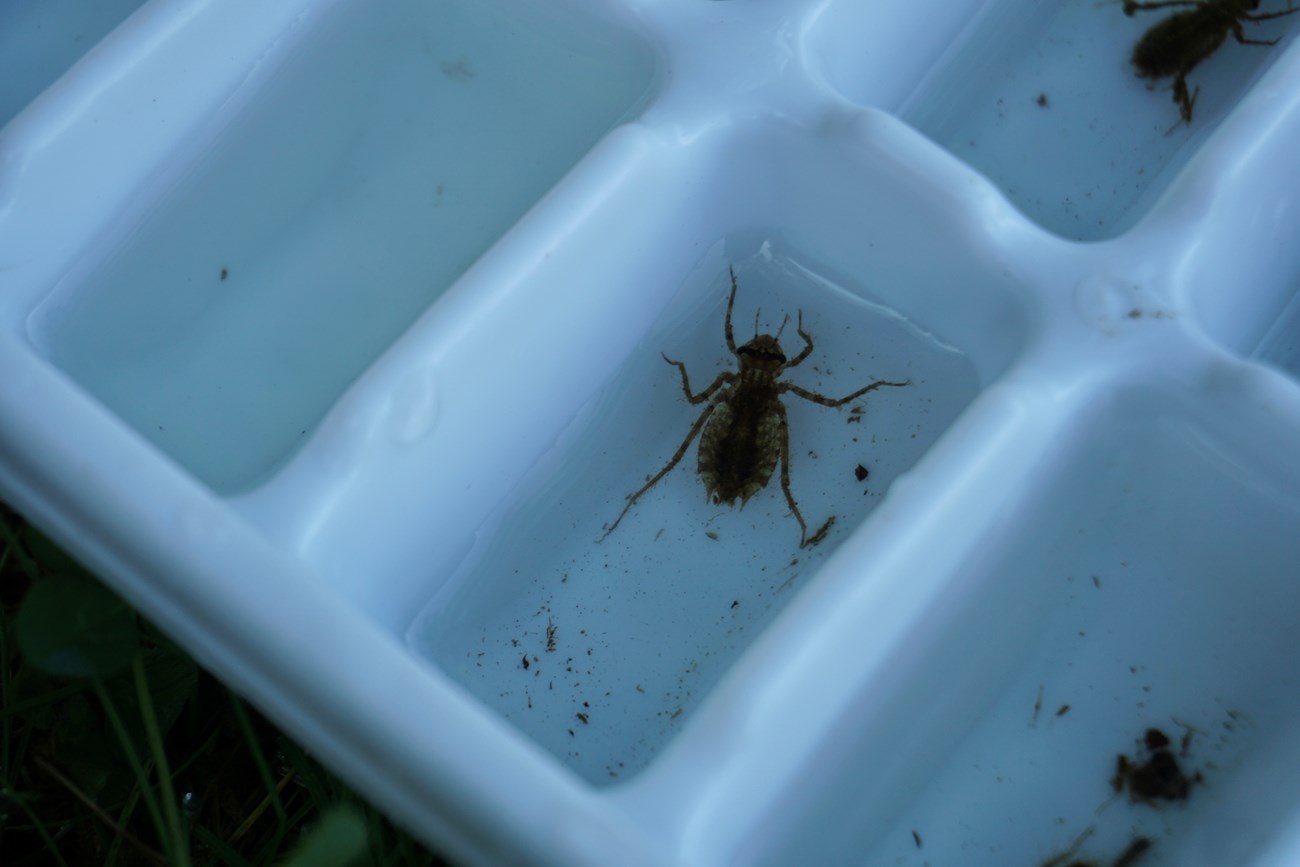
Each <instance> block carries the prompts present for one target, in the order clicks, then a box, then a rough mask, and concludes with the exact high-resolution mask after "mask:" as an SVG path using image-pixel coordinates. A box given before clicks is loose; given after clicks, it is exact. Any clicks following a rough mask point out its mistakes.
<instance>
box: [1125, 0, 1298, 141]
mask: <svg viewBox="0 0 1300 867" xmlns="http://www.w3.org/2000/svg"><path fill="white" fill-rule="evenodd" d="M1259 2H1260V0H1158V2H1140V0H1124V14H1125V15H1128V16H1132V15H1133V13H1134V12H1136V11H1138V10H1140V9H1141V10H1148V9H1164V8H1166V7H1170V6H1177V7H1184V8H1183V11H1181V12H1176V13H1174V14H1173V15H1170V16H1169V17H1168V18H1166V19H1164V20H1163V21H1160V22H1159V23H1157V24H1155V25H1153V26H1152V27H1151V29H1150V30H1148V31H1147V32H1146V33H1145V34H1143V36H1142V38H1141V39H1140V40H1138V43H1137V45H1135V46H1133V58H1132V60H1133V66H1134V67H1135V68H1136V69H1137V74H1138V76H1139V77H1140V78H1149V79H1152V80H1155V79H1158V78H1168V77H1170V76H1172V77H1173V79H1174V92H1173V98H1174V102H1175V103H1176V104H1177V105H1178V114H1179V117H1180V118H1181V119H1182V122H1184V123H1189V124H1190V123H1191V122H1192V108H1193V107H1194V106H1195V105H1196V96H1197V94H1198V93H1200V91H1201V89H1200V88H1199V87H1197V88H1196V89H1195V90H1193V91H1192V92H1191V93H1188V91H1187V76H1188V75H1189V74H1190V73H1191V71H1192V70H1193V69H1194V68H1195V67H1196V65H1197V64H1198V63H1200V62H1201V61H1202V60H1204V59H1205V58H1207V57H1209V56H1210V55H1211V54H1213V53H1214V52H1215V51H1217V50H1218V48H1219V46H1220V45H1222V44H1223V41H1224V40H1225V39H1227V38H1228V34H1229V33H1231V34H1232V37H1233V38H1234V39H1236V40H1237V41H1238V42H1240V43H1241V44H1242V45H1273V44H1275V43H1276V42H1277V40H1276V39H1248V38H1246V34H1245V32H1244V31H1243V30H1242V27H1241V22H1243V21H1252V22H1259V21H1268V20H1269V19H1271V18H1281V17H1282V16H1283V15H1290V14H1291V13H1292V12H1300V7H1297V8H1287V9H1283V10H1282V11H1280V12H1261V13H1257V12H1255V10H1256V9H1257V8H1259ZM1174 126H1177V124H1174Z"/></svg>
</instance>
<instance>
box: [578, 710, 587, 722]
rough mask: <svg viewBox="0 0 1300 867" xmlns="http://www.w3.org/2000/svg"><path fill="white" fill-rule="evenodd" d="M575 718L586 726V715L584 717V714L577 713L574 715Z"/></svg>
mask: <svg viewBox="0 0 1300 867" xmlns="http://www.w3.org/2000/svg"><path fill="white" fill-rule="evenodd" d="M575 716H577V718H578V719H579V720H581V721H582V724H583V725H587V724H588V717H587V715H586V714H585V713H583V712H582V711H578V713H577V714H575Z"/></svg>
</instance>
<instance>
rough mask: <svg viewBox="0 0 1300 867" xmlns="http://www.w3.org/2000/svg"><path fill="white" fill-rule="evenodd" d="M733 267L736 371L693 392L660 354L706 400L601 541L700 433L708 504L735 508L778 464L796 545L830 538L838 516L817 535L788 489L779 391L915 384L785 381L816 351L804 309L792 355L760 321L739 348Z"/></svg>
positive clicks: (727, 325) (692, 397) (815, 397)
mask: <svg viewBox="0 0 1300 867" xmlns="http://www.w3.org/2000/svg"><path fill="white" fill-rule="evenodd" d="M730 273H731V295H730V296H729V297H728V299H727V315H726V319H725V320H724V326H723V334H724V336H725V338H726V341H727V349H728V350H730V351H731V354H732V355H734V356H735V357H736V361H737V364H738V370H735V371H724V372H722V373H720V374H718V376H717V378H716V379H714V380H713V382H712V383H710V384H709V385H708V387H706V388H705V389H704V390H703V391H701V392H699V393H698V394H696V393H694V392H692V391H691V382H690V377H689V376H688V375H687V373H686V365H685V364H683V363H682V362H680V361H674V360H673V359H671V358H669V357H668V356H667V355H664V356H663V359H664V361H666V362H668V363H669V364H671V365H673V366H674V367H676V368H677V369H678V371H680V372H681V375H682V391H683V392H685V394H686V399H687V400H688V401H690V402H691V404H693V405H696V406H698V405H699V404H702V403H703V404H707V405H706V406H705V407H704V410H703V411H702V412H701V413H700V415H699V417H697V418H696V419H695V423H694V424H693V425H691V429H690V431H689V432H688V433H687V434H686V439H685V440H683V441H682V444H681V445H680V446H679V447H678V449H677V451H676V453H675V454H674V455H673V456H672V457H671V458H670V459H669V460H668V463H667V465H665V466H664V468H663V469H661V470H660V471H659V472H658V473H656V474H655V475H654V476H652V477H651V478H650V480H649V481H647V482H646V483H645V484H644V485H642V486H641V487H640V488H638V489H637V490H636V491H635V492H633V493H632V494H630V495H629V496H628V498H627V504H626V505H625V506H624V507H623V511H622V512H620V513H619V515H618V517H617V518H615V519H614V522H613V523H612V524H610V525H609V526H608V527H606V528H605V532H604V533H603V534H602V535H601V537H600V540H598V541H603V540H604V539H605V538H606V537H607V536H609V534H610V533H612V532H614V529H615V528H616V527H618V525H619V522H620V521H622V520H623V516H624V515H626V514H627V513H628V510H630V509H631V508H632V506H633V505H635V504H636V501H637V500H639V499H640V498H641V496H642V495H643V494H645V493H646V492H647V491H649V490H650V489H651V488H653V487H654V486H655V485H656V484H658V482H659V480H660V479H662V478H663V477H664V476H666V475H668V473H670V472H671V471H672V469H673V467H675V466H677V464H678V463H679V462H680V461H681V459H682V457H683V456H684V455H685V454H686V450H687V449H689V448H690V445H691V443H692V442H693V441H694V440H695V438H696V437H697V436H698V437H699V438H700V447H699V463H698V464H697V472H698V474H699V477H700V481H702V482H703V483H704V490H705V493H706V495H707V496H708V498H709V501H710V502H712V503H714V504H715V505H722V504H726V505H729V506H730V505H735V502H736V500H740V504H741V506H742V507H743V506H744V505H745V503H746V502H748V501H749V498H750V497H752V496H754V495H755V494H757V493H758V492H759V491H761V490H762V489H763V488H765V487H767V483H768V482H769V481H770V480H771V478H772V474H773V473H774V472H775V471H776V465H777V464H778V463H779V464H780V465H781V491H782V493H784V494H785V500H786V503H787V504H789V506H790V511H791V512H792V513H793V514H794V518H795V520H796V521H798V522H799V547H800V548H807V547H809V546H811V545H816V544H817V543H818V542H820V541H822V540H823V539H824V538H826V533H827V532H828V531H829V530H830V528H831V525H832V524H834V523H835V516H834V515H832V516H831V517H830V518H828V519H827V520H826V523H824V524H822V525H821V527H819V528H818V529H817V531H816V532H815V533H813V534H812V535H809V533H808V525H807V524H806V523H805V522H804V519H803V514H802V513H801V512H800V511H799V504H798V502H796V501H795V498H794V494H793V493H792V492H791V490H790V428H789V425H788V423H787V421H786V409H785V405H784V404H783V403H782V402H781V395H783V394H785V393H786V392H789V393H791V394H794V395H796V396H798V397H801V398H803V399H804V400H808V401H812V402H813V403H816V404H820V405H821V406H828V407H837V406H843V405H844V404H846V403H848V402H849V401H851V400H853V399H855V398H858V397H861V396H862V395H864V394H866V393H867V392H870V391H875V390H876V389H877V388H882V387H892V388H901V387H902V386H906V385H910V384H911V381H910V380H909V381H907V382H888V381H886V380H883V379H881V380H877V381H875V382H873V383H871V384H870V385H866V386H864V387H862V388H860V389H858V390H857V391H855V392H853V393H852V394H850V395H847V396H846V397H841V398H838V399H834V398H829V397H825V396H824V395H820V394H817V393H816V392H812V391H808V390H807V389H804V388H801V387H800V386H798V385H795V384H793V383H790V382H783V381H781V380H780V376H781V374H782V373H784V372H785V371H786V370H789V369H790V368H792V367H797V366H798V365H800V364H802V363H803V362H804V360H805V359H807V358H808V356H810V355H812V351H813V339H812V337H811V336H809V335H808V333H807V332H806V331H804V330H803V312H802V311H800V313H799V317H798V323H797V326H796V330H797V332H798V334H799V336H800V337H802V338H803V340H804V347H803V349H801V350H800V351H799V353H798V354H797V355H795V357H794V358H791V359H788V360H787V359H786V356H785V352H784V351H782V349H781V343H780V341H779V340H778V337H779V335H780V331H778V332H777V334H775V335H773V334H758V333H757V331H758V328H757V327H755V329H754V331H755V334H754V337H753V339H752V340H750V341H749V342H748V343H745V344H744V345H743V346H739V347H738V346H736V339H735V335H734V333H733V331H732V327H731V313H732V310H733V309H734V307H735V305H736V291H737V283H736V272H735V269H731V272H730ZM661 355H662V353H661Z"/></svg>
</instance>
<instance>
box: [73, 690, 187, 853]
mask: <svg viewBox="0 0 1300 867" xmlns="http://www.w3.org/2000/svg"><path fill="white" fill-rule="evenodd" d="M92 685H93V686H94V688H95V694H96V695H97V696H98V697H99V703H100V704H101V705H103V707H104V714H105V715H106V716H107V717H108V722H109V725H110V726H112V728H113V734H114V735H116V736H117V740H118V743H119V744H120V745H121V747H122V752H123V753H125V754H126V760H127V762H128V763H130V765H131V771H132V772H133V773H134V774H135V779H136V785H137V786H139V787H140V796H141V798H143V799H144V806H145V809H146V810H148V811H149V818H150V819H151V820H152V821H153V825H154V828H155V829H156V830H157V832H158V841H159V842H160V843H162V846H163V852H165V853H166V854H167V860H168V862H169V863H176V861H175V858H174V857H173V853H172V851H171V849H172V846H171V835H170V834H168V833H167V825H166V824H164V822H163V817H162V811H161V810H159V809H158V799H157V798H155V797H154V795H153V787H152V786H150V785H149V774H148V773H147V772H146V771H145V768H144V765H143V764H142V763H141V762H140V756H139V754H137V753H136V751H135V745H134V744H132V743H131V735H130V733H128V732H127V730H126V726H125V725H124V724H123V723H122V717H121V715H120V714H119V713H118V712H117V707H116V706H114V704H113V699H112V698H110V697H109V694H108V690H106V689H104V684H103V683H102V682H100V680H99V679H98V678H95V679H94V680H93V681H92Z"/></svg>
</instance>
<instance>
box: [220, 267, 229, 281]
mask: <svg viewBox="0 0 1300 867" xmlns="http://www.w3.org/2000/svg"><path fill="white" fill-rule="evenodd" d="M229 276H230V269H228V268H222V269H221V279H222V280H225V279H226V278H227V277H229Z"/></svg>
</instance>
